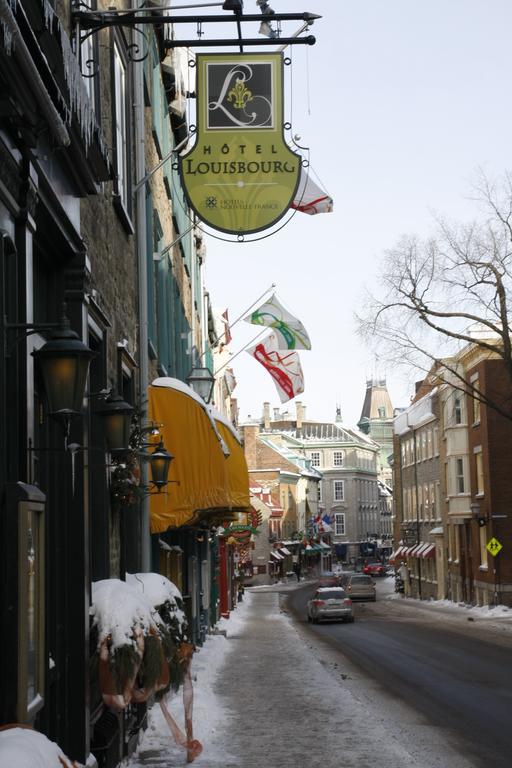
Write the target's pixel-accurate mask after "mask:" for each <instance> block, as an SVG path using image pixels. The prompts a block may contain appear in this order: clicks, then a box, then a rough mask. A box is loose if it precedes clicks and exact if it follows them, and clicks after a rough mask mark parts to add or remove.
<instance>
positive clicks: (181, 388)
mask: <svg viewBox="0 0 512 768" xmlns="http://www.w3.org/2000/svg"><path fill="white" fill-rule="evenodd" d="M151 386H152V387H163V388H165V387H167V389H174V390H176V391H177V392H181V393H182V394H184V395H187V396H188V397H191V398H192V400H195V401H196V403H197V404H198V405H200V406H201V408H202V409H203V411H204V412H205V413H206V415H207V416H208V418H209V419H210V423H211V425H212V427H213V430H214V432H215V434H216V435H217V439H218V441H219V443H220V446H221V448H222V452H223V454H224V456H229V448H228V447H227V445H226V443H225V442H224V440H223V439H222V435H221V434H220V432H219V430H218V429H217V426H216V424H215V421H221V422H222V423H223V424H226V426H227V427H229V429H230V430H231V431H232V433H233V436H234V437H235V438H236V440H238V442H239V443H240V444H241V443H242V441H241V439H240V436H239V435H238V433H237V431H236V430H235V428H234V427H233V425H232V424H230V422H228V421H227V419H226V420H224V417H223V416H222V414H221V413H220V412H219V411H217V410H215V408H212V407H211V406H210V405H207V404H206V403H205V402H204V400H203V399H202V397H199V395H196V393H195V392H194V390H193V389H192V387H189V386H188V384H185V382H184V381H181V379H173V378H172V377H171V376H160V377H159V378H158V379H153V381H152V382H151Z"/></svg>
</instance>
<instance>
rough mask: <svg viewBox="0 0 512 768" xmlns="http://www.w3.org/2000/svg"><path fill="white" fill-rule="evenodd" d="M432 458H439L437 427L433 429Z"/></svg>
mask: <svg viewBox="0 0 512 768" xmlns="http://www.w3.org/2000/svg"><path fill="white" fill-rule="evenodd" d="M433 443H434V456H439V427H434V429H433Z"/></svg>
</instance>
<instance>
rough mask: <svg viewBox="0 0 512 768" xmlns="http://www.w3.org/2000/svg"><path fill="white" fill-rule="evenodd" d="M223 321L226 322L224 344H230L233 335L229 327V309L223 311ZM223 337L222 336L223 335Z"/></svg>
mask: <svg viewBox="0 0 512 768" xmlns="http://www.w3.org/2000/svg"><path fill="white" fill-rule="evenodd" d="M221 317H222V322H223V323H224V334H223V336H224V341H223V342H222V343H223V344H229V342H230V341H231V339H232V338H233V337H232V336H231V329H230V327H229V317H228V310H227V309H226V310H225V312H223V313H222V315H221ZM221 338H222V337H221Z"/></svg>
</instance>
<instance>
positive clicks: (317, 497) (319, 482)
mask: <svg viewBox="0 0 512 768" xmlns="http://www.w3.org/2000/svg"><path fill="white" fill-rule="evenodd" d="M316 492H317V496H316V500H317V501H323V499H322V481H321V480H319V481H318V485H317V487H316Z"/></svg>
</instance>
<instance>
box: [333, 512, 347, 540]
mask: <svg viewBox="0 0 512 768" xmlns="http://www.w3.org/2000/svg"><path fill="white" fill-rule="evenodd" d="M334 533H335V535H336V536H344V535H345V513H344V512H336V514H335V516H334Z"/></svg>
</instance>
